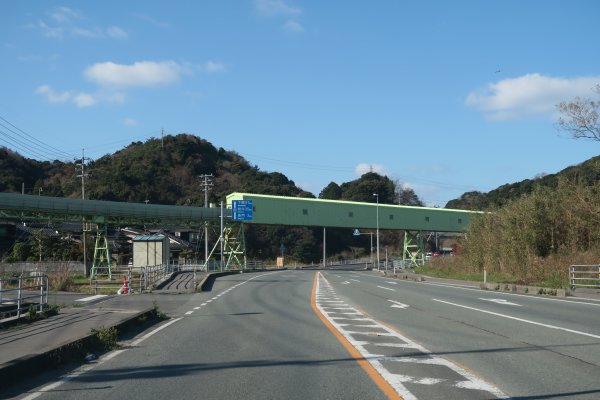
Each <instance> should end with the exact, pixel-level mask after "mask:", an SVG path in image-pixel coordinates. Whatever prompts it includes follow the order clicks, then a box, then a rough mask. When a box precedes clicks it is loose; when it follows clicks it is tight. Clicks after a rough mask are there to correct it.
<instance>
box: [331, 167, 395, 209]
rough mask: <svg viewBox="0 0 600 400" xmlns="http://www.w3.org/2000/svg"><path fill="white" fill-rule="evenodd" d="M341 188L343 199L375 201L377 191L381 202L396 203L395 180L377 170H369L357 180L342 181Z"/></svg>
mask: <svg viewBox="0 0 600 400" xmlns="http://www.w3.org/2000/svg"><path fill="white" fill-rule="evenodd" d="M340 188H341V189H342V198H341V200H348V201H361V202H365V203H375V201H376V199H375V197H373V194H374V193H377V194H378V195H379V202H380V203H382V204H394V182H392V181H391V180H390V178H388V177H387V176H381V175H379V174H378V173H376V172H367V173H366V174H364V175H362V176H361V177H360V178H358V179H356V180H353V181H350V182H346V183H342V184H341V185H340Z"/></svg>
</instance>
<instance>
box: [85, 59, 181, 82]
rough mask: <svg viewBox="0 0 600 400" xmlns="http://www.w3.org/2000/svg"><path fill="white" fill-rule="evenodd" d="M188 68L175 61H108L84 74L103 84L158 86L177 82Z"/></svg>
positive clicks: (93, 66) (95, 65) (98, 64)
mask: <svg viewBox="0 0 600 400" xmlns="http://www.w3.org/2000/svg"><path fill="white" fill-rule="evenodd" d="M186 70H187V68H186V67H185V66H183V65H181V64H178V63H176V62H174V61H161V62H155V61H140V62H136V63H133V64H131V65H125V64H116V63H113V62H110V61H108V62H103V63H97V64H94V65H92V66H90V67H88V68H86V70H85V72H84V74H85V76H86V77H87V78H88V79H89V80H91V81H93V82H95V83H97V84H98V85H101V86H111V87H126V86H157V85H168V84H172V83H177V82H178V81H179V79H180V77H181V75H182V73H184V72H185V71H186Z"/></svg>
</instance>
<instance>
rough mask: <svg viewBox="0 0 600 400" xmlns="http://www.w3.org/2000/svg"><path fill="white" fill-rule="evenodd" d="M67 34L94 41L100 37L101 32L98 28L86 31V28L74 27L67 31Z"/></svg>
mask: <svg viewBox="0 0 600 400" xmlns="http://www.w3.org/2000/svg"><path fill="white" fill-rule="evenodd" d="M69 32H70V33H71V35H72V36H77V37H83V38H90V39H95V38H99V37H102V30H100V28H98V27H96V28H92V29H86V28H79V27H76V26H74V27H71V28H70V29H69Z"/></svg>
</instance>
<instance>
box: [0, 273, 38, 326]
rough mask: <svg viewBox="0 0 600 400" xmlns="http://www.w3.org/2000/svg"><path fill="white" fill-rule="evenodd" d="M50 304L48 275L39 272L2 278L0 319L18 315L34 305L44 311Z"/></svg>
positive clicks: (18, 316)
mask: <svg viewBox="0 0 600 400" xmlns="http://www.w3.org/2000/svg"><path fill="white" fill-rule="evenodd" d="M47 305H48V276H47V275H45V274H42V273H39V272H33V273H31V274H27V275H23V274H21V275H20V276H18V277H8V278H0V320H2V319H6V318H10V317H17V318H20V317H21V315H22V314H23V313H24V312H27V311H29V309H30V307H31V306H34V307H35V308H36V309H37V311H40V312H41V311H44V307H46V306H47Z"/></svg>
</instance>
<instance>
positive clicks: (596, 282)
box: [569, 265, 600, 289]
mask: <svg viewBox="0 0 600 400" xmlns="http://www.w3.org/2000/svg"><path fill="white" fill-rule="evenodd" d="M569 284H570V285H571V287H572V288H576V287H588V288H596V289H600V265H571V267H569Z"/></svg>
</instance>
